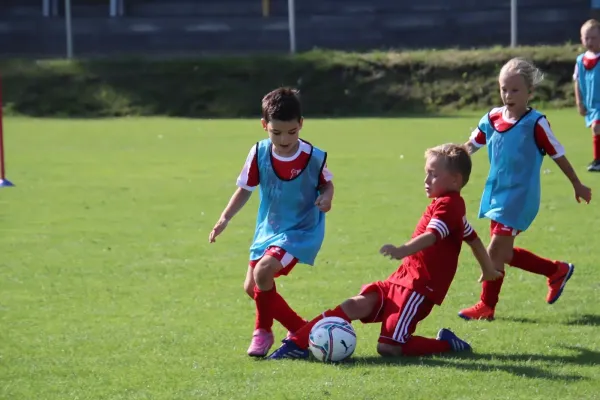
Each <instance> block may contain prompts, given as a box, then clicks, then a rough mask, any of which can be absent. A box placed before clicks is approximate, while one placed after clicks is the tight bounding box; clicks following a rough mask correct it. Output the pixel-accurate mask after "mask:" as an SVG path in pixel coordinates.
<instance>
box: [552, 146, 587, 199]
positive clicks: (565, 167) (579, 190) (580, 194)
mask: <svg viewBox="0 0 600 400" xmlns="http://www.w3.org/2000/svg"><path fill="white" fill-rule="evenodd" d="M554 162H555V163H556V165H558V167H559V168H560V170H561V171H562V172H563V174H565V176H566V177H567V178H568V179H569V181H570V182H571V184H572V185H573V190H574V191H575V200H577V202H578V203H581V200H582V199H583V200H584V201H585V202H586V203H589V202H590V201H591V200H592V189H590V188H589V187H587V186H585V185H584V184H583V183H581V181H580V180H579V177H578V176H577V173H576V172H575V170H574V169H573V166H572V165H571V163H570V162H569V160H568V159H567V156H561V157H558V158H555V159H554Z"/></svg>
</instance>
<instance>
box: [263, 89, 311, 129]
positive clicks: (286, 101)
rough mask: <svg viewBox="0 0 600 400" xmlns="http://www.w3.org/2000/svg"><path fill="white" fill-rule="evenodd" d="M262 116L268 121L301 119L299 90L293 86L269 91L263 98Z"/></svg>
mask: <svg viewBox="0 0 600 400" xmlns="http://www.w3.org/2000/svg"><path fill="white" fill-rule="evenodd" d="M262 117H263V118H264V120H265V121H266V122H270V121H272V120H278V121H294V120H296V121H298V122H299V121H300V119H302V104H301V103H300V96H299V95H298V91H297V90H295V89H291V88H284V87H282V88H279V89H275V90H273V91H272V92H270V93H268V94H267V95H266V96H265V97H263V99H262Z"/></svg>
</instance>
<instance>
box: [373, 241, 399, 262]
mask: <svg viewBox="0 0 600 400" xmlns="http://www.w3.org/2000/svg"><path fill="white" fill-rule="evenodd" d="M379 253H380V254H383V255H384V256H385V257H390V258H392V259H394V260H401V259H403V258H404V254H403V251H402V249H401V248H400V247H396V246H394V245H393V244H384V245H383V247H381V249H379Z"/></svg>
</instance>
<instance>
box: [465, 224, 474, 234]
mask: <svg viewBox="0 0 600 400" xmlns="http://www.w3.org/2000/svg"><path fill="white" fill-rule="evenodd" d="M471 233H473V227H472V226H471V224H469V223H468V222H465V231H464V236H465V237H467V236H469V235H470V234H471Z"/></svg>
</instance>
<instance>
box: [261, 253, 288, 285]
mask: <svg viewBox="0 0 600 400" xmlns="http://www.w3.org/2000/svg"><path fill="white" fill-rule="evenodd" d="M281 268H282V267H281V263H280V262H279V261H277V259H275V258H273V257H268V256H267V257H263V258H262V259H261V260H260V261H259V262H258V264H256V267H254V282H256V286H258V288H259V289H261V290H268V289H270V287H271V284H272V282H273V279H274V278H275V274H276V273H277V272H278V271H279V270H280V269H281Z"/></svg>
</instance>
